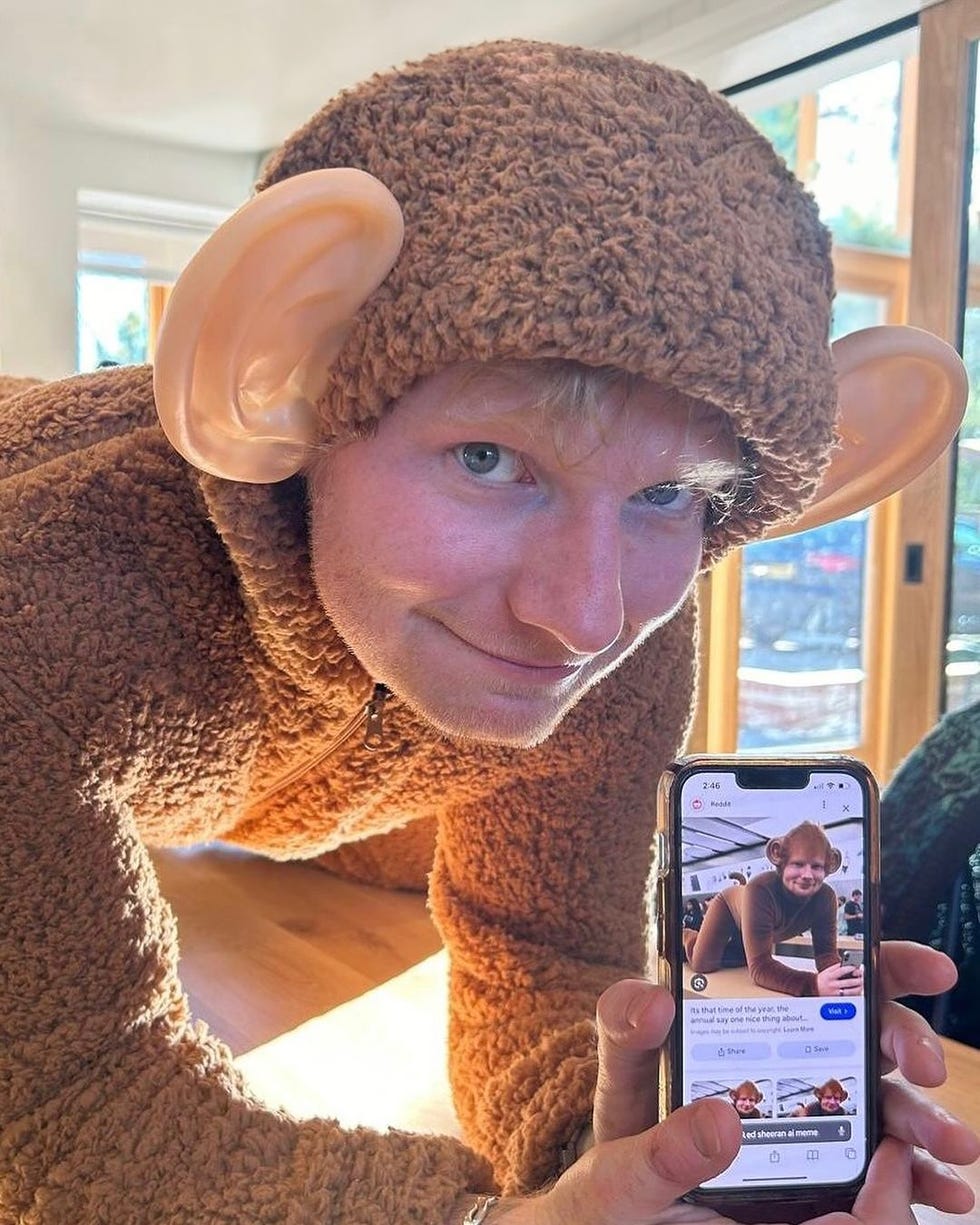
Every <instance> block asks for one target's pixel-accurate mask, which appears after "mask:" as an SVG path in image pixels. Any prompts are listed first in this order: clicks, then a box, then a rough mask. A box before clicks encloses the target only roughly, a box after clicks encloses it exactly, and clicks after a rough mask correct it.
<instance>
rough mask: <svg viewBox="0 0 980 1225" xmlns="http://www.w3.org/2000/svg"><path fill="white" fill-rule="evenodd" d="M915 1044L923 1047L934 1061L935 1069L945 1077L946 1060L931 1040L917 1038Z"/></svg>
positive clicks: (936, 1044) (937, 1045)
mask: <svg viewBox="0 0 980 1225" xmlns="http://www.w3.org/2000/svg"><path fill="white" fill-rule="evenodd" d="M916 1044H917V1045H918V1046H921V1047H924V1048H925V1050H927V1051H928V1052H929V1054H930V1055H931V1056H932V1058H933V1060H934V1061H935V1063H936V1065H937V1068H938V1070H939V1071H941V1072H942V1074H943V1075H944V1076H945V1075H946V1060H945V1058H944V1056H943V1052H942V1048H941V1047H940V1046H939V1044H938V1043H937V1042H935V1041H934V1040H933V1039H932V1038H917V1039H916Z"/></svg>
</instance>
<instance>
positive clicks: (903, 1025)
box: [593, 941, 980, 1225]
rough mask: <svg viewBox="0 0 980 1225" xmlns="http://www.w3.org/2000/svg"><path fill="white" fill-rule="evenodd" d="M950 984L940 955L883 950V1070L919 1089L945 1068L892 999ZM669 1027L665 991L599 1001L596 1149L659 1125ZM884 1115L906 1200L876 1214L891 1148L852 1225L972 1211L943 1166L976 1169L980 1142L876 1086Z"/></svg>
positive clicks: (911, 1094)
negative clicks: (901, 1152)
mask: <svg viewBox="0 0 980 1225" xmlns="http://www.w3.org/2000/svg"><path fill="white" fill-rule="evenodd" d="M955 980H956V970H955V967H954V966H953V964H952V962H951V961H950V960H949V958H948V957H945V956H944V955H943V954H942V953H937V952H936V951H935V950H933V949H928V948H925V947H923V946H921V945H917V944H911V943H908V942H904V941H892V942H886V943H884V944H883V945H882V946H881V959H880V973H879V990H880V993H881V998H882V1000H883V1003H882V1005H881V1055H882V1068H883V1071H890V1070H892V1069H894V1068H898V1069H899V1070H900V1071H901V1073H902V1075H903V1076H904V1077H905V1078H906V1079H907V1080H909V1081H911V1082H912V1083H914V1084H918V1085H925V1086H935V1085H940V1084H942V1083H943V1081H944V1080H945V1079H946V1068H945V1063H944V1060H943V1055H942V1046H941V1045H940V1043H939V1040H938V1038H937V1037H936V1035H935V1034H934V1033H933V1031H932V1029H931V1028H930V1027H929V1025H928V1024H927V1023H926V1022H925V1021H924V1020H923V1019H922V1018H921V1017H920V1016H919V1015H918V1014H917V1013H914V1012H912V1011H911V1010H910V1009H907V1008H904V1007H903V1006H902V1005H900V1004H897V1003H895V1002H894V1000H893V998H892V997H894V996H896V995H905V994H908V993H909V992H912V991H915V992H916V993H917V994H922V995H936V994H939V993H940V992H942V991H945V990H946V989H947V988H949V987H950V986H952V984H953V983H954V982H955ZM672 1020H673V1005H672V1002H671V1000H670V998H669V996H668V994H667V992H665V991H663V990H662V989H660V988H657V987H654V986H652V985H651V984H650V983H646V982H641V981H625V982H620V983H616V984H615V985H614V986H612V987H610V988H609V990H608V991H606V992H605V994H604V995H603V996H602V998H601V999H600V1001H599V1007H598V1028H599V1080H598V1085H597V1089H596V1100H595V1111H594V1116H593V1123H594V1129H595V1138H596V1141H597V1143H601V1142H603V1141H608V1140H613V1139H617V1138H620V1137H623V1136H629V1135H633V1134H635V1133H636V1132H638V1131H642V1130H643V1129H644V1128H649V1127H651V1126H652V1125H653V1123H654V1122H655V1121H656V1117H657V1102H656V1086H657V1064H658V1053H657V1052H658V1048H659V1046H660V1045H661V1043H662V1042H663V1040H664V1038H665V1036H666V1034H667V1030H668V1028H669V1026H670V1024H671V1022H672ZM881 1106H882V1121H883V1130H884V1132H885V1134H886V1135H889V1136H892V1137H894V1138H895V1139H896V1140H899V1141H902V1142H903V1144H904V1145H905V1146H906V1147H907V1148H908V1149H909V1151H910V1157H909V1162H910V1166H909V1168H910V1170H911V1177H912V1198H911V1199H910V1200H908V1201H906V1203H905V1205H904V1215H899V1216H894V1215H893V1216H892V1217H890V1218H889V1217H888V1216H887V1214H879V1205H880V1204H881V1203H883V1202H887V1203H889V1204H891V1203H892V1199H893V1190H894V1188H893V1186H892V1185H891V1184H890V1183H888V1181H887V1178H882V1177H881V1176H880V1175H879V1173H878V1171H879V1166H881V1165H885V1166H886V1168H887V1169H891V1168H892V1164H893V1163H894V1162H895V1160H896V1158H895V1157H894V1155H890V1154H891V1146H885V1145H883V1146H882V1151H881V1154H880V1155H876V1157H875V1159H874V1161H873V1162H872V1165H871V1169H870V1170H869V1173H868V1180H867V1184H866V1186H865V1190H864V1191H863V1192H862V1195H861V1198H859V1200H858V1202H857V1203H856V1204H855V1208H854V1212H855V1214H857V1213H858V1210H859V1207H860V1208H861V1211H862V1212H863V1213H864V1214H865V1215H864V1216H857V1217H856V1219H858V1220H867V1221H877V1220H879V1219H880V1220H881V1221H882V1222H883V1223H884V1222H887V1223H888V1225H893V1222H896V1221H898V1222H904V1221H905V1220H906V1219H911V1218H910V1217H909V1213H908V1206H909V1203H912V1202H915V1203H923V1204H930V1205H932V1206H934V1207H936V1208H938V1209H939V1210H941V1211H945V1212H964V1211H969V1208H970V1206H971V1204H972V1202H973V1195H972V1192H971V1190H970V1188H969V1187H968V1186H967V1185H966V1184H965V1183H964V1182H963V1181H962V1179H960V1178H959V1177H958V1175H956V1174H955V1173H954V1172H953V1171H952V1170H950V1169H948V1168H947V1167H946V1166H945V1165H943V1164H941V1163H944V1162H951V1163H952V1164H954V1165H965V1164H968V1163H969V1162H971V1161H974V1160H976V1158H977V1156H978V1155H980V1141H978V1139H977V1136H976V1135H975V1134H974V1132H973V1131H972V1130H971V1129H970V1128H968V1127H966V1126H965V1125H964V1124H962V1123H960V1122H959V1121H958V1120H956V1119H954V1118H952V1117H951V1116H950V1115H948V1114H947V1113H946V1112H945V1111H944V1110H942V1109H941V1108H940V1107H939V1106H937V1105H935V1103H933V1102H932V1101H930V1100H929V1099H928V1098H926V1097H925V1096H924V1095H922V1094H920V1093H917V1092H916V1091H915V1090H914V1089H911V1088H909V1087H908V1086H907V1085H902V1084H900V1083H898V1082H893V1081H886V1082H884V1083H883V1085H882V1095H881ZM733 1113H734V1112H733ZM888 1177H890V1175H889V1176H888ZM889 1211H891V1207H889ZM670 1219H671V1220H678V1221H681V1220H687V1219H688V1218H685V1217H683V1216H679V1217H675V1218H670ZM691 1219H698V1218H691ZM704 1219H708V1218H704ZM842 1219H844V1218H842Z"/></svg>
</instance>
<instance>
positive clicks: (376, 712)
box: [364, 685, 391, 749]
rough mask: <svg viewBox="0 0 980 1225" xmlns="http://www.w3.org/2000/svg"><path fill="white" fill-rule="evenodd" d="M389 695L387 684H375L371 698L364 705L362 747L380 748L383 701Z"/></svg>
mask: <svg viewBox="0 0 980 1225" xmlns="http://www.w3.org/2000/svg"><path fill="white" fill-rule="evenodd" d="M390 697H391V690H390V689H389V688H388V686H387V685H375V686H374V691H373V693H372V694H371V698H370V700H369V701H368V702H366V703H365V705H364V714H365V718H366V723H365V726H364V747H365V748H366V749H380V748H381V746H382V745H383V744H384V742H385V733H384V708H385V702H387V701H388V699H389V698H390Z"/></svg>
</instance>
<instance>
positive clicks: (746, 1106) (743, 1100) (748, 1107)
mask: <svg viewBox="0 0 980 1225" xmlns="http://www.w3.org/2000/svg"><path fill="white" fill-rule="evenodd" d="M758 1104H759V1103H758V1102H757V1100H756V1099H755V1098H754V1097H737V1098H736V1099H735V1109H736V1110H737V1111H738V1113H739V1114H751V1113H752V1112H753V1111H754V1110H755V1108H756V1107H757V1106H758Z"/></svg>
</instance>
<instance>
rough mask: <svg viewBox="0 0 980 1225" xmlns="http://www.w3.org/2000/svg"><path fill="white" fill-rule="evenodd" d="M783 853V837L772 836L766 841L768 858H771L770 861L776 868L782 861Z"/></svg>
mask: <svg viewBox="0 0 980 1225" xmlns="http://www.w3.org/2000/svg"><path fill="white" fill-rule="evenodd" d="M782 854H783V840H782V838H770V839H769V841H768V842H767V843H766V859H768V860H769V862H770V863H771V864H772V865H773V867H774V868H778V867H779V865H780V863H781V862H782Z"/></svg>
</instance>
